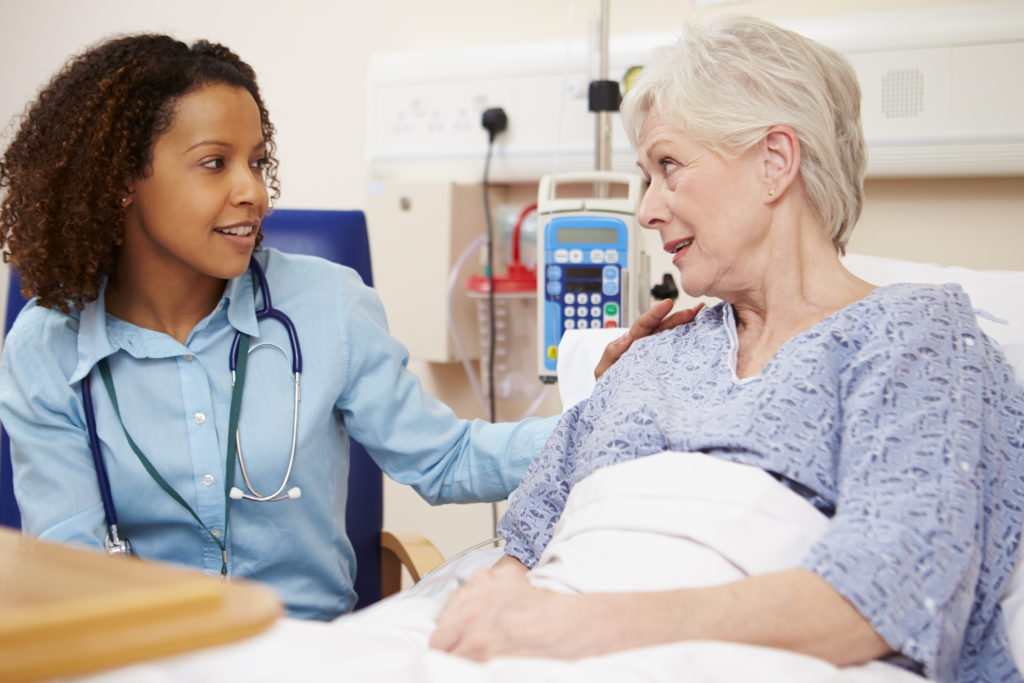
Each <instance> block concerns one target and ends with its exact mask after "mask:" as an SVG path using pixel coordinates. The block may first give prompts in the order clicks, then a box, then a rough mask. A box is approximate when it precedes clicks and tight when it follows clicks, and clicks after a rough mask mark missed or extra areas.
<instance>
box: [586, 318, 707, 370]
mask: <svg viewBox="0 0 1024 683" xmlns="http://www.w3.org/2000/svg"><path fill="white" fill-rule="evenodd" d="M672 304H673V301H672V299H662V300H661V301H659V302H658V303H656V304H654V305H653V306H651V307H650V308H649V309H648V310H647V312H646V313H644V314H643V315H641V316H640V317H639V318H637V319H636V322H634V323H633V326H632V327H630V328H629V329H628V330H626V333H625V334H624V335H622V336H621V337H619V338H618V339H616V340H615V341H613V342H612V343H611V344H609V345H608V346H606V347H605V349H604V355H602V356H601V360H600V361H599V362H598V364H597V367H596V368H594V377H595V378H596V379H600V377H601V375H603V374H604V373H605V372H606V371H607V370H608V368H610V367H611V366H613V365H614V364H615V362H616V361H617V360H619V358H620V357H621V356H622V354H624V353H625V352H626V349H628V348H629V347H630V346H631V345H632V344H633V342H634V341H636V340H637V339H640V338H641V337H646V336H648V335H652V334H657V333H658V332H663V331H664V330H669V329H672V328H673V327H676V326H677V325H684V324H686V323H689V322H692V321H693V319H694V318H696V317H697V314H698V313H699V312H700V309H702V308H704V304H697V305H696V306H694V307H693V308H688V309H685V310H682V311H676V312H675V313H673V314H672V315H669V311H671V310H672ZM666 316H667V317H666Z"/></svg>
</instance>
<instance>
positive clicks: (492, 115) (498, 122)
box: [481, 107, 508, 422]
mask: <svg viewBox="0 0 1024 683" xmlns="http://www.w3.org/2000/svg"><path fill="white" fill-rule="evenodd" d="M481 124H482V125H483V127H484V128H485V129H486V130H487V133H488V140H487V160H486V162H485V163H484V182H483V187H484V218H485V219H486V221H487V283H488V287H487V308H488V312H489V314H490V335H491V343H490V348H489V349H488V354H487V356H488V358H487V400H488V407H489V409H490V413H491V414H490V418H491V419H490V421H491V422H495V421H496V420H497V417H498V413H497V410H496V408H495V396H494V394H495V391H494V349H495V347H497V345H498V343H497V342H498V340H497V339H496V337H495V335H496V330H495V324H494V309H495V305H494V225H493V222H492V220H491V198H490V193H489V192H488V191H487V190H488V184H489V181H488V178H489V177H490V171H491V155H492V153H493V151H494V138H496V137H497V136H498V133H500V132H502V131H504V130H505V129H506V128H508V115H506V114H505V110H504V109H502V108H501V107H495V108H492V109H487V110H485V111H484V113H483V117H482V118H481Z"/></svg>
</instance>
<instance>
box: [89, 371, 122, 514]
mask: <svg viewBox="0 0 1024 683" xmlns="http://www.w3.org/2000/svg"><path fill="white" fill-rule="evenodd" d="M82 408H83V409H84V411H85V429H86V432H87V433H88V435H89V450H90V451H91V452H92V462H93V465H94V466H95V467H96V482H97V484H98V485H99V488H100V500H102V501H103V514H104V515H105V516H106V518H107V526H108V527H111V526H113V527H116V526H117V511H116V510H115V508H114V496H113V494H111V493H110V475H109V474H107V464H106V462H104V461H103V456H102V454H101V451H100V438H99V436H98V435H97V433H96V413H95V409H94V408H93V404H92V386H91V382H90V381H89V376H88V375H86V376H85V377H83V378H82Z"/></svg>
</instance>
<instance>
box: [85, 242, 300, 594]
mask: <svg viewBox="0 0 1024 683" xmlns="http://www.w3.org/2000/svg"><path fill="white" fill-rule="evenodd" d="M249 265H250V267H251V269H252V272H253V274H254V275H255V279H256V281H257V284H258V286H259V290H260V295H261V296H262V297H263V306H262V307H261V308H258V309H256V321H257V322H259V321H260V320H263V319H264V318H273V319H275V320H277V321H278V322H279V323H281V325H283V326H284V328H285V330H286V331H287V332H288V341H289V344H290V346H291V352H292V375H293V377H294V381H295V397H294V405H293V413H292V440H291V452H290V453H289V455H288V467H287V469H286V470H285V474H284V479H283V480H282V481H281V485H280V486H279V487H278V488H277V490H276V491H274V492H273V493H270V494H267V495H262V494H260V493H259V492H258V491H256V489H255V488H254V487H253V485H252V482H251V481H250V480H249V475H248V473H247V472H246V469H245V458H244V457H243V455H242V442H241V433H240V430H239V428H238V416H239V413H240V411H241V399H242V389H243V387H244V386H245V368H246V366H247V361H248V356H249V355H250V354H251V353H253V352H254V351H256V350H257V349H259V348H263V347H270V348H273V349H276V350H277V351H279V352H281V353H282V354H284V355H285V357H286V358H287V356H288V354H287V353H286V352H285V350H284V349H282V348H281V347H280V346H278V345H277V344H272V343H270V342H262V343H259V344H256V345H253V346H252V347H250V346H249V342H250V337H249V336H248V335H242V333H241V332H236V333H235V338H234V340H233V341H232V343H231V352H230V354H229V357H228V367H229V369H230V370H231V412H230V417H229V420H228V431H229V433H231V432H234V435H235V438H234V439H233V440H232V441H233V443H232V442H229V444H228V455H227V458H226V465H225V470H226V472H225V486H226V490H225V501H224V507H225V514H224V524H225V533H224V534H221V535H218V534H216V533H214V532H212V531H211V530H210V529H209V528H207V527H206V525H205V524H204V523H203V521H202V520H201V519H199V516H198V515H197V514H196V513H195V511H193V510H192V508H191V506H189V504H188V503H187V502H186V501H185V500H184V499H183V498H182V497H181V495H180V494H178V492H177V491H175V490H174V488H173V487H171V486H170V484H169V483H167V481H166V480H165V479H164V478H163V477H162V476H161V475H160V473H159V472H157V471H156V468H154V467H153V465H152V463H150V462H149V459H148V458H146V456H145V455H144V454H143V453H142V451H141V450H140V449H139V448H138V446H137V445H136V444H135V442H134V441H133V440H132V438H131V436H130V435H129V434H128V431H127V429H125V427H124V422H123V421H121V428H122V430H123V431H124V433H125V437H126V438H127V440H128V445H129V446H130V447H131V449H132V451H134V452H135V455H136V456H138V458H139V461H140V462H141V463H142V465H143V467H144V468H145V469H146V471H147V472H149V474H150V476H151V477H153V479H154V480H155V481H156V483H157V484H158V485H159V486H160V487H161V488H163V489H164V491H166V492H167V493H168V495H170V496H171V497H172V498H173V499H174V500H175V501H177V502H178V503H179V504H180V505H181V506H183V507H184V508H185V509H186V510H187V511H188V512H189V513H190V514H191V515H192V517H193V518H195V520H196V521H197V522H199V524H200V525H201V526H202V527H203V528H204V529H206V531H207V533H209V534H210V536H211V537H212V538H213V540H214V541H215V542H216V543H217V545H218V546H219V547H220V549H221V552H222V554H223V557H224V565H223V566H222V568H221V573H222V575H224V574H226V572H227V546H226V545H225V543H224V540H225V538H226V527H227V521H228V514H229V512H230V506H229V505H228V501H229V499H231V500H239V499H243V498H244V499H246V500H251V501H255V502H259V503H264V502H270V501H277V500H285V499H295V498H299V497H300V496H301V495H302V490H301V489H300V488H299V487H298V486H293V487H291V488H290V489H288V490H287V491H285V489H286V487H287V486H288V480H289V479H290V478H291V474H292V468H293V467H294V465H295V446H296V443H297V440H298V428H299V396H300V388H299V387H300V382H301V376H302V350H301V348H300V346H299V336H298V333H297V332H296V331H295V325H294V324H293V323H292V321H291V319H290V318H289V317H288V316H287V315H285V314H284V313H283V312H282V311H280V310H278V309H276V308H274V306H273V304H272V302H271V299H270V288H269V286H268V285H267V276H266V274H265V273H264V272H263V267H262V266H260V264H259V262H258V261H257V260H256V259H255V258H251V259H250V261H249ZM98 367H99V370H100V375H101V377H102V378H103V382H104V385H105V386H106V388H107V393H108V394H109V396H110V399H111V403H112V404H113V407H114V412H115V413H116V414H117V417H118V420H121V413H120V408H119V407H118V404H117V396H116V394H115V393H114V386H113V381H112V380H111V377H110V368H109V367H108V365H107V362H106V359H103V360H101V361H100V362H99V363H98ZM82 407H83V409H84V412H85V422H86V432H87V434H88V439H89V450H90V452H91V453H92V459H93V464H94V466H95V469H96V479H97V483H98V484H99V489H100V499H101V501H102V503H103V513H104V516H105V517H106V523H107V536H106V539H105V542H104V546H105V548H106V550H107V552H108V553H110V554H114V555H130V554H131V552H132V547H131V542H130V541H129V540H128V539H127V538H126V537H122V536H121V535H120V533H119V531H118V528H117V510H116V509H115V507H114V498H113V495H112V494H111V491H110V477H109V475H108V474H107V467H106V464H105V462H104V460H103V454H102V452H101V450H100V442H99V437H98V436H97V433H96V412H95V409H94V407H93V401H92V389H91V385H90V380H89V376H88V375H87V376H86V377H84V378H83V379H82ZM236 454H237V459H238V465H239V469H240V470H241V472H242V479H243V480H244V481H245V486H246V488H247V489H248V490H249V491H248V493H246V492H244V491H242V490H241V489H240V488H238V487H237V486H234V485H233V480H234V463H235V456H236Z"/></svg>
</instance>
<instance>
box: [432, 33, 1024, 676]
mask: <svg viewBox="0 0 1024 683" xmlns="http://www.w3.org/2000/svg"><path fill="white" fill-rule="evenodd" d="M859 107H860V89H859V86H858V84H857V81H856V77H855V75H854V72H853V70H852V68H851V67H850V65H849V64H848V63H847V62H846V61H845V60H844V59H843V58H842V57H841V56H840V55H839V54H837V53H835V52H834V51H832V50H830V49H827V48H825V47H823V46H821V45H819V44H817V43H814V42H813V41H810V40H807V39H805V38H803V37H801V36H799V35H797V34H795V33H792V32H789V31H786V30H783V29H780V28H778V27H776V26H773V25H771V24H769V23H766V22H764V21H760V20H756V19H749V18H733V19H727V20H722V21H720V22H719V23H717V24H715V25H713V26H711V27H709V28H707V29H700V28H693V29H691V30H688V31H687V32H686V34H685V36H684V37H683V38H682V39H681V40H680V42H679V43H678V44H677V45H675V46H674V47H671V48H667V49H664V50H662V51H660V52H659V53H657V55H656V56H655V57H654V59H653V60H652V61H651V63H650V64H649V65H648V66H647V67H646V68H645V69H644V72H643V74H642V75H641V77H640V79H639V80H638V81H637V83H636V85H635V86H634V88H633V89H632V90H631V91H630V92H629V93H628V95H627V97H626V101H625V102H624V105H623V120H624V123H625V126H626V129H627V131H628V133H629V135H630V136H631V140H632V142H633V143H634V144H635V146H636V148H637V151H638V165H639V167H640V169H641V171H642V173H643V175H644V176H645V177H646V179H647V180H648V181H649V188H648V190H647V192H646V194H645V196H644V199H643V202H642V205H641V207H640V214H639V219H640V222H641V224H642V225H643V226H644V227H646V228H649V229H652V230H657V231H658V232H659V234H660V236H661V240H662V243H663V245H664V249H665V251H666V252H668V253H669V254H670V255H671V258H672V261H673V263H674V264H675V265H676V267H677V268H678V270H679V273H680V278H681V282H682V287H683V289H684V290H685V291H686V292H687V293H688V294H690V295H692V296H711V297H717V298H719V299H721V300H722V301H721V303H719V304H717V305H715V306H712V307H708V308H706V309H705V310H703V311H702V312H701V314H700V315H699V316H698V318H697V319H696V321H695V322H693V323H692V324H690V325H685V326H682V327H679V328H676V329H674V330H671V331H668V332H664V333H662V334H659V335H655V336H653V337H650V338H647V339H643V340H640V341H638V342H636V343H634V345H633V348H632V349H630V351H629V352H628V353H627V354H626V355H625V356H623V358H622V360H621V361H619V363H618V364H617V365H616V366H615V367H613V368H612V369H611V370H609V371H608V372H607V373H606V374H605V375H604V376H603V377H602V378H601V380H600V381H599V383H598V385H597V387H596V389H595V391H594V393H593V395H592V396H591V398H590V399H589V400H587V401H584V402H582V403H580V404H579V405H577V406H576V407H575V408H573V409H572V410H570V411H569V412H567V413H566V414H565V415H564V416H563V418H562V421H561V422H560V424H559V426H558V427H557V428H556V430H555V433H554V434H553V435H552V437H551V439H550V440H549V441H548V444H547V446H546V447H545V450H544V451H543V452H542V454H541V455H540V456H539V457H538V458H537V459H536V460H535V461H534V462H533V463H532V465H531V466H530V468H529V469H528V471H527V474H526V476H525V478H524V479H523V481H522V483H521V484H520V486H519V488H518V489H517V490H516V492H515V493H514V494H513V495H512V497H511V498H510V502H509V509H508V512H507V514H506V515H505V517H504V519H503V520H502V522H501V525H500V533H501V534H502V536H504V537H505V539H506V540H507V544H506V548H505V552H506V556H505V557H504V558H503V559H502V560H501V561H500V562H499V563H498V565H497V566H496V567H495V568H494V569H492V570H489V572H487V573H485V574H484V575H482V576H477V577H474V579H473V580H472V581H470V583H469V585H468V586H466V587H465V588H463V589H462V590H461V591H460V592H459V593H457V594H456V595H455V596H454V597H453V598H452V599H451V600H450V601H449V603H448V605H447V606H446V607H445V609H444V611H443V612H442V613H441V615H440V617H439V619H438V627H437V630H436V631H435V633H434V635H433V637H432V645H433V646H434V647H437V648H441V649H445V650H448V651H451V652H455V653H460V654H464V655H466V656H470V657H474V658H479V659H485V658H488V657H491V656H496V655H500V654H513V655H540V656H560V657H579V656H585V655H588V654H594V653H600V652H607V651H611V650H617V649H623V648H628V647H636V646H641V645H647V644H655V643H664V642H671V641H678V640H690V639H717V640H730V641H739V642H745V643H752V644H762V645H768V646H773V647H780V648H786V649H790V650H794V651H799V652H804V653H809V654H812V655H816V656H819V657H822V658H824V659H827V660H830V661H831V662H833V663H836V664H839V665H844V664H853V663H859V662H866V661H870V660H873V659H877V658H881V657H884V656H889V657H891V658H893V659H897V660H901V661H903V662H905V664H906V665H907V666H909V667H911V668H914V669H916V670H918V671H921V672H923V673H924V674H925V675H927V676H929V677H930V678H935V679H938V680H984V681H993V680H1021V678H1020V673H1019V672H1018V670H1017V668H1016V666H1015V664H1014V662H1013V659H1012V657H1011V655H1010V654H1009V651H1008V642H1007V636H1006V631H1005V627H1004V623H1003V619H1002V616H1001V613H1000V610H999V606H998V601H999V599H1000V596H1001V595H1002V593H1003V591H1004V590H1005V586H1006V584H1007V582H1008V579H1009V577H1010V575H1011V573H1012V571H1013V569H1014V564H1015V558H1016V557H1017V555H1018V552H1017V548H1018V543H1019V539H1020V531H1021V525H1022V516H1021V508H1022V507H1024V506H1022V502H1024V498H1022V493H1021V492H1022V491H1024V446H1022V444H1024V426H1022V420H1021V416H1022V415H1024V398H1022V396H1021V391H1020V388H1019V387H1018V386H1017V385H1016V383H1015V382H1014V380H1013V374H1012V371H1011V369H1010V368H1009V367H1008V366H1007V365H1006V363H1005V360H1004V358H1003V356H1002V353H1001V351H1000V350H999V349H998V347H997V346H996V345H995V344H994V343H992V342H991V341H990V340H989V339H988V338H986V337H985V336H984V334H983V333H982V332H981V331H980V330H979V328H978V326H977V324H976V320H975V316H974V313H973V310H972V308H971V304H970V301H969V300H968V298H967V296H966V295H965V294H964V293H963V292H962V290H960V288H959V287H957V286H955V285H944V286H924V285H893V286H888V287H877V288H876V287H875V286H873V285H871V284H869V283H867V282H864V281H862V280H860V279H858V278H857V277H855V276H854V275H852V274H851V273H850V272H849V271H847V270H846V269H845V268H844V267H843V265H842V263H841V262H840V259H839V256H840V254H842V253H843V250H844V246H845V245H846V243H847V240H848V239H849V237H850V231H851V230H852V228H853V226H854V224H855V223H856V221H857V218H858V216H859V214H860V211H861V204H862V192H863V177H864V173H865V160H866V152H865V144H864V139H863V133H862V131H861V126H860V120H859ZM666 450H671V451H690V452H701V453H704V454H707V455H709V456H713V457H715V458H720V459H723V460H726V461H729V462H735V463H742V464H744V465H752V466H755V467H757V468H760V469H762V470H765V471H767V472H770V473H772V474H773V475H774V476H775V477H776V478H777V479H779V481H781V482H782V483H784V484H785V485H787V486H788V487H789V488H790V489H792V490H793V491H796V492H798V493H799V494H800V495H801V496H803V497H804V498H806V499H807V500H809V501H811V502H812V503H813V504H814V505H815V506H816V507H817V508H818V509H820V510H822V511H823V512H824V513H825V514H827V515H829V516H830V519H829V520H828V521H827V527H826V530H825V532H824V533H823V534H822V535H821V536H820V537H819V538H817V540H816V541H815V542H814V543H813V545H812V546H811V547H810V550H809V551H808V552H807V553H806V554H805V555H804V556H803V557H802V558H800V559H799V561H798V566H795V567H794V568H792V569H786V570H782V571H775V572H771V573H767V574H763V575H758V576H748V577H745V578H741V579H739V580H735V581H729V582H727V583H725V584H723V585H717V586H709V587H701V588H681V589H677V590H671V591H653V592H644V593H593V594H578V595H565V594H559V593H554V592H549V591H545V590H541V589H539V588H535V587H533V586H531V585H530V583H529V582H528V581H527V578H526V574H527V568H529V567H533V566H535V565H536V563H537V561H538V558H539V557H540V556H541V553H542V552H543V551H544V548H545V546H546V545H547V544H548V542H549V540H550V539H551V537H552V530H553V529H554V527H555V523H556V522H557V521H558V520H559V517H560V516H561V514H562V510H563V508H564V506H565V503H566V499H567V497H568V495H569V492H570V490H571V489H572V488H573V487H574V486H575V485H576V484H578V483H580V482H581V481H583V480H584V479H586V478H587V477H588V476H589V475H591V474H592V473H594V472H595V471H597V470H599V469H601V468H604V467H607V466H610V465H614V464H617V463H622V462H624V461H630V460H633V459H636V458H640V457H642V456H646V455H650V454H653V453H657V452H661V451H666Z"/></svg>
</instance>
